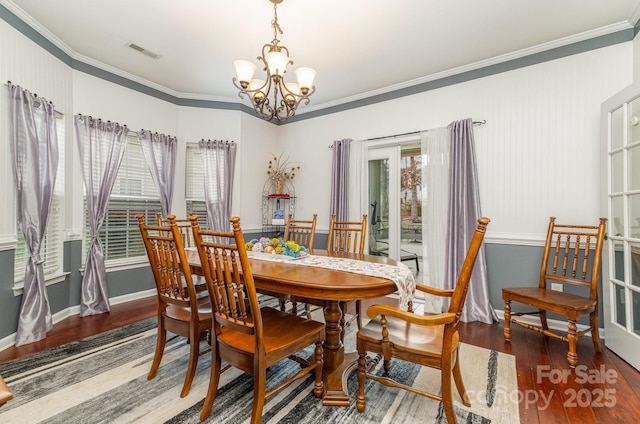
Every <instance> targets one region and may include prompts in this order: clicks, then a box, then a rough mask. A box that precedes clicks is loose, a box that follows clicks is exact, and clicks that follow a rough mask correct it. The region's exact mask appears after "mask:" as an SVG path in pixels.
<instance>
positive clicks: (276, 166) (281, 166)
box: [267, 153, 300, 180]
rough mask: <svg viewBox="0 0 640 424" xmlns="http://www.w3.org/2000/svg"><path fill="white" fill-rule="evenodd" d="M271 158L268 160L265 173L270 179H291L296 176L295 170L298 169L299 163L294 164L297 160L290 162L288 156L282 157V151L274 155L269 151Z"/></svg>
mask: <svg viewBox="0 0 640 424" xmlns="http://www.w3.org/2000/svg"><path fill="white" fill-rule="evenodd" d="M271 155H272V156H273V159H271V160H270V161H269V167H268V168H267V175H269V177H270V178H271V179H272V180H292V179H293V177H295V176H296V171H297V170H299V169H300V165H297V166H296V165H294V164H295V163H297V162H290V161H289V158H288V157H286V158H283V157H282V155H283V153H280V155H279V156H277V157H276V155H274V154H273V153H271Z"/></svg>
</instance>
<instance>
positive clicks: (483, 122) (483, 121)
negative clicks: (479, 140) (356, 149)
mask: <svg viewBox="0 0 640 424" xmlns="http://www.w3.org/2000/svg"><path fill="white" fill-rule="evenodd" d="M472 123H473V125H484V124H486V123H487V120H486V119H483V120H482V121H473V122H472ZM440 128H442V127H440ZM434 129H435V128H430V129H428V130H420V131H410V132H406V133H402V134H393V135H385V136H382V137H373V138H367V139H365V140H362V141H374V140H382V139H384V138H393V137H402V136H405V135H411V134H420V133H421V132H423V131H431V130H434ZM329 148H330V149H333V144H331V145H329Z"/></svg>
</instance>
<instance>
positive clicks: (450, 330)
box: [356, 218, 489, 423]
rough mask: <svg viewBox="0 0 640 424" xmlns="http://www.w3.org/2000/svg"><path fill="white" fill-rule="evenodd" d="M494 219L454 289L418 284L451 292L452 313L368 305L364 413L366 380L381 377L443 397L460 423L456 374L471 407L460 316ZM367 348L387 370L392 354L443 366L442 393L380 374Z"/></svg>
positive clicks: (361, 374)
mask: <svg viewBox="0 0 640 424" xmlns="http://www.w3.org/2000/svg"><path fill="white" fill-rule="evenodd" d="M488 224H489V219H488V218H480V219H479V220H478V226H477V228H476V230H475V233H474V234H473V238H472V239H471V244H470V245H469V249H468V250H467V255H466V257H465V260H464V263H463V264H462V269H461V270H460V273H459V274H458V281H457V283H456V286H455V288H454V289H453V290H441V289H436V288H433V287H429V286H424V285H422V284H416V289H418V290H420V291H422V292H425V293H428V294H430V295H435V296H444V297H450V298H451V303H450V305H449V310H448V311H447V312H444V313H441V314H437V315H417V314H414V313H412V312H407V311H403V310H401V309H399V308H396V307H393V306H389V305H372V306H370V307H369V308H368V309H367V316H369V318H371V321H369V322H368V323H367V325H365V326H364V327H362V328H361V329H360V330H359V331H358V334H357V338H356V345H357V349H358V393H357V397H356V407H357V409H358V411H359V412H363V411H364V410H365V407H366V398H365V394H364V386H365V381H366V379H371V380H375V381H378V382H380V383H382V384H384V385H385V386H389V387H398V388H401V389H405V390H408V391H410V392H413V393H416V394H419V395H423V396H426V397H428V398H431V399H435V400H439V401H441V402H442V404H443V409H444V412H445V416H446V418H447V422H449V423H455V422H456V418H455V413H454V410H453V397H452V392H451V377H452V376H453V381H454V382H455V385H456V388H457V389H458V393H459V394H460V397H461V398H462V403H463V404H464V405H465V406H470V404H469V400H468V398H467V394H466V390H465V388H464V384H463V382H462V375H461V373H460V364H459V361H458V345H459V339H460V336H459V333H458V326H459V323H460V315H461V314H462V308H463V307H464V303H465V299H466V297H467V290H468V288H469V280H470V279H471V274H472V271H473V266H474V264H475V261H476V257H477V256H478V252H479V251H480V247H481V245H482V240H483V239H484V234H485V231H486V229H487V225H488ZM367 352H373V353H375V354H378V355H381V356H382V357H383V359H384V361H383V364H384V370H385V371H386V372H388V371H389V370H390V369H391V359H393V358H395V359H399V360H402V361H408V362H413V363H416V364H418V365H422V366H426V367H430V368H435V369H439V370H440V371H441V378H440V381H441V387H440V392H441V395H437V394H433V393H428V392H425V391H422V390H420V389H418V388H415V387H410V386H406V385H404V384H401V383H399V382H397V381H394V380H392V379H391V378H389V377H387V376H377V375H375V374H374V373H373V371H374V370H373V369H367Z"/></svg>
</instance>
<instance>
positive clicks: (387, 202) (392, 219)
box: [369, 146, 400, 260]
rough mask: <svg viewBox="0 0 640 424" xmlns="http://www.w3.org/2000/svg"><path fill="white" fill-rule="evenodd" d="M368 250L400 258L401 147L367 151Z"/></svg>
mask: <svg viewBox="0 0 640 424" xmlns="http://www.w3.org/2000/svg"><path fill="white" fill-rule="evenodd" d="M369 204H370V209H369V228H370V232H369V236H370V240H369V250H370V251H372V253H373V251H374V250H376V251H378V252H383V253H384V255H385V256H387V255H388V256H389V257H390V258H392V259H396V260H397V259H398V258H399V257H400V146H389V147H380V148H373V149H370V150H369Z"/></svg>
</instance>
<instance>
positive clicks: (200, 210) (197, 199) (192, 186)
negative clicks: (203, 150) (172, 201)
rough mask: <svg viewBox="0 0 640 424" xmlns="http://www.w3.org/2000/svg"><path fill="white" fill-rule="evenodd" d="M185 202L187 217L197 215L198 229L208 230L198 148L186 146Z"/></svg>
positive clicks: (200, 156) (201, 165) (202, 168)
mask: <svg viewBox="0 0 640 424" xmlns="http://www.w3.org/2000/svg"><path fill="white" fill-rule="evenodd" d="M185 180H186V184H187V187H186V196H185V197H186V201H187V215H198V218H199V219H198V221H199V223H200V227H202V228H209V224H208V223H207V204H206V202H205V197H204V165H203V163H202V155H201V154H200V146H198V145H197V144H187V161H186V178H185Z"/></svg>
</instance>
